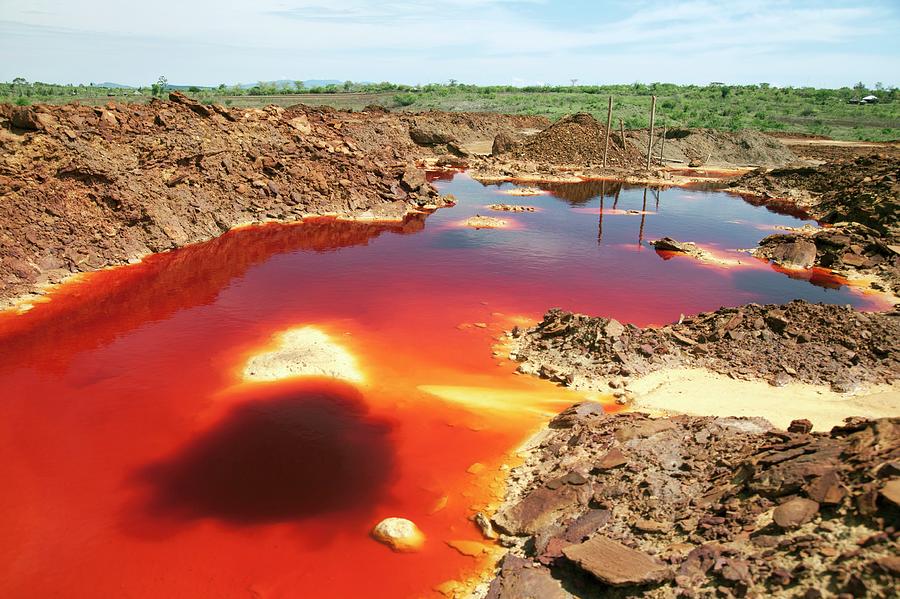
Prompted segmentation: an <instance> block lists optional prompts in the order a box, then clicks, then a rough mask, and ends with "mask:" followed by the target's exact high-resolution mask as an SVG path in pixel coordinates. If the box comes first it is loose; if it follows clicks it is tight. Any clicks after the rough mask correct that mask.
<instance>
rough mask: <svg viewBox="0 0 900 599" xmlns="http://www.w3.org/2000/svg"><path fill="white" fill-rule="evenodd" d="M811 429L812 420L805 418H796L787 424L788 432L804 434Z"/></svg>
mask: <svg viewBox="0 0 900 599" xmlns="http://www.w3.org/2000/svg"><path fill="white" fill-rule="evenodd" d="M795 374H796V372H795ZM812 429H813V424H812V422H810V421H809V420H806V419H805V418H803V419H798V420H792V421H791V424H790V425H789V426H788V432H789V433H799V434H802V435H805V434H807V433H809V432H811V431H812Z"/></svg>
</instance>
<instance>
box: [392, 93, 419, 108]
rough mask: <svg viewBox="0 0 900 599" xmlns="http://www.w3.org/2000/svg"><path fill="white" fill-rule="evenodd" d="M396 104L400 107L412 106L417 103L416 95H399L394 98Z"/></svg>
mask: <svg viewBox="0 0 900 599" xmlns="http://www.w3.org/2000/svg"><path fill="white" fill-rule="evenodd" d="M394 102H395V103H397V105H399V106H412V105H413V104H415V103H416V96H415V94H397V95H396V96H394Z"/></svg>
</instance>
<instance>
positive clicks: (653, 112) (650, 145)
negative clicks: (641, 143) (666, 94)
mask: <svg viewBox="0 0 900 599" xmlns="http://www.w3.org/2000/svg"><path fill="white" fill-rule="evenodd" d="M650 98H651V100H650V135H648V136H647V170H648V171H649V170H650V157H651V156H652V153H653V117H655V116H656V96H650Z"/></svg>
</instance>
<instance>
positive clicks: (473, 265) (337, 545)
mask: <svg viewBox="0 0 900 599" xmlns="http://www.w3.org/2000/svg"><path fill="white" fill-rule="evenodd" d="M432 179H433V180H435V183H436V185H437V186H438V187H439V188H440V190H441V192H442V193H445V194H446V193H452V194H454V195H455V196H456V198H457V200H458V204H457V205H456V206H455V207H453V208H449V209H443V210H440V211H438V212H436V213H434V214H433V215H430V216H428V217H427V218H426V217H425V216H424V215H419V216H414V217H411V218H408V219H407V220H406V221H404V222H403V223H386V224H372V223H368V224H365V223H354V222H338V221H335V220H331V219H309V220H308V221H306V222H304V223H302V224H295V225H266V226H261V227H252V228H248V229H243V230H239V231H233V232H230V233H227V234H225V235H223V236H222V237H220V238H218V239H215V240H213V241H210V242H208V243H204V244H199V245H196V246H191V247H187V248H183V249H181V250H177V251H173V252H169V253H166V254H160V255H156V256H152V257H150V258H148V259H147V260H145V261H144V262H142V263H141V264H137V265H133V266H129V267H124V268H119V269H113V270H109V271H104V272H98V273H94V274H92V275H89V276H86V277H83V278H82V279H80V280H78V281H76V282H72V283H70V284H66V285H63V286H62V287H60V288H59V289H58V290H57V291H55V292H54V293H53V294H52V298H51V301H49V302H47V303H42V304H38V305H36V306H35V307H34V308H33V309H32V310H31V311H29V312H27V313H24V314H11V313H8V314H4V315H2V316H0V346H2V347H3V350H4V359H3V360H2V363H0V396H2V397H3V398H4V400H3V401H2V402H0V411H2V413H0V427H2V428H3V431H2V434H0V443H2V447H0V451H2V454H3V456H4V459H3V460H2V462H0V472H2V477H3V480H4V481H5V484H6V489H7V490H6V492H5V493H3V496H2V499H0V561H2V563H3V564H5V568H4V573H3V576H2V577H0V592H2V594H3V595H4V596H33V597H45V596H53V595H58V594H65V595H67V596H77V595H78V594H79V593H82V594H83V596H91V597H97V596H129V597H161V596H191V597H199V596H230V595H234V594H235V592H236V591H235V590H236V589H238V590H240V592H249V593H253V594H257V595H259V596H317V597H326V596H333V597H349V596H366V597H418V596H423V595H427V594H428V593H431V592H435V591H433V589H435V588H438V587H440V585H442V584H444V583H446V582H447V581H452V580H459V579H465V578H466V577H468V576H471V575H473V574H475V573H477V572H478V571H479V570H480V569H482V568H484V567H485V566H486V565H488V564H489V563H490V561H491V559H493V558H492V553H493V550H492V547H491V546H490V545H489V544H488V543H487V542H485V541H484V540H483V539H482V537H481V535H480V533H479V531H478V529H477V528H476V527H475V526H474V525H473V524H472V522H471V521H470V518H471V516H472V515H473V514H474V513H475V512H477V511H479V510H483V509H485V508H486V507H487V506H488V505H489V504H490V503H491V502H493V501H495V500H496V499H497V498H498V496H499V495H500V494H502V484H503V481H502V476H501V474H502V473H503V472H504V471H505V469H507V468H508V464H510V463H511V457H510V456H511V452H512V451H513V450H514V449H515V448H516V447H517V446H518V445H519V444H520V443H521V442H522V441H523V440H524V439H525V438H527V437H528V436H529V434H530V433H532V432H533V431H534V430H536V429H537V428H538V427H539V426H540V425H541V424H542V423H543V422H544V421H545V420H546V418H547V417H549V416H550V415H552V414H554V413H556V412H558V411H560V410H562V409H563V408H565V407H566V406H568V405H570V404H571V403H574V402H575V401H578V400H579V399H581V398H582V397H583V396H582V395H581V394H579V393H576V392H574V391H571V390H567V389H564V388H561V387H558V386H554V385H552V384H550V383H548V382H546V381H542V380H538V379H535V378H532V377H527V376H519V375H516V374H515V368H516V364H515V363H513V362H510V361H509V360H508V359H506V358H505V356H504V355H503V353H502V352H499V351H498V352H494V351H493V348H494V346H495V344H496V343H497V341H498V339H499V338H500V337H502V335H503V332H504V331H505V330H509V329H511V328H512V327H513V326H516V325H519V326H522V325H526V324H528V323H530V322H533V321H535V320H538V319H539V318H540V317H541V315H542V314H543V313H544V312H545V311H546V310H547V309H548V308H550V307H553V306H561V307H564V308H565V309H568V310H573V311H576V312H583V313H587V314H597V315H604V316H608V317H614V318H616V319H618V320H620V321H622V322H630V323H634V324H637V325H646V324H650V323H658V324H662V323H666V322H670V321H673V320H677V319H678V318H679V316H680V315H681V314H691V313H696V312H699V311H704V310H714V309H716V308H719V307H720V306H723V305H737V304H742V303H746V302H759V303H770V302H784V301H788V300H791V299H795V298H802V299H806V300H809V301H824V302H831V303H839V304H852V305H855V306H859V307H862V308H873V309H874V308H876V307H878V306H877V300H876V299H874V298H873V297H871V296H866V295H864V294H862V293H860V292H858V291H855V290H854V289H852V288H850V287H847V286H846V285H845V284H844V283H843V282H842V281H841V280H839V279H837V278H835V277H833V276H831V275H829V274H827V273H825V272H822V271H817V270H813V271H806V272H803V273H785V272H779V271H778V270H776V269H774V268H773V267H772V266H771V265H769V264H767V263H765V262H762V261H759V260H756V259H754V258H752V257H750V256H749V255H748V254H747V253H746V252H742V251H738V250H740V249H742V248H751V247H754V246H755V245H756V243H757V242H758V241H759V239H761V238H762V237H764V236H765V235H766V234H768V233H770V232H774V231H776V230H777V229H778V228H779V227H785V226H799V225H802V224H813V223H806V221H803V220H801V219H799V218H796V217H794V216H789V215H784V214H778V213H775V212H771V211H769V210H767V209H765V208H762V207H756V206H753V205H751V204H750V203H748V202H745V201H743V200H742V199H740V198H738V197H735V196H731V195H727V194H724V193H721V192H715V191H698V190H689V189H680V188H671V189H664V190H658V189H645V188H640V187H627V186H623V185H621V184H618V183H613V182H589V183H583V184H552V185H550V184H542V185H538V186H537V187H538V188H539V191H538V192H528V193H526V194H525V195H514V194H510V193H508V192H509V191H510V190H513V189H515V186H514V185H512V184H502V185H494V186H485V185H482V184H480V183H478V182H476V181H474V180H473V179H471V178H469V177H468V176H467V175H466V174H464V173H443V174H439V175H433V176H432ZM498 203H502V204H516V205H528V206H533V207H534V208H535V210H534V211H521V212H512V211H510V212H496V211H491V210H490V209H489V208H488V207H487V206H488V205H490V204H498ZM601 207H602V208H601ZM475 215H481V216H491V217H496V218H498V219H501V220H503V221H505V226H504V227H502V228H496V229H490V230H486V229H482V230H476V229H473V228H470V227H467V226H466V225H465V221H466V220H467V219H468V218H470V217H473V216H475ZM664 236H669V237H672V238H675V239H679V240H684V241H693V242H695V243H696V244H698V247H702V248H703V249H704V250H705V251H707V252H708V256H711V257H712V258H713V259H711V260H708V261H698V260H695V259H693V258H691V257H687V256H680V255H672V254H667V253H665V252H656V251H655V250H654V248H653V247H651V246H650V245H649V244H648V242H649V241H650V240H654V239H658V238H661V237H664ZM595 399H600V400H601V401H604V402H607V403H610V405H611V407H614V405H613V404H612V403H611V401H610V398H607V397H597V398H595ZM392 516H401V517H404V518H408V519H410V520H412V521H413V522H415V523H416V525H417V526H418V527H419V528H420V529H421V531H422V534H423V535H424V539H425V541H424V544H422V546H421V548H420V549H419V550H418V551H414V552H404V553H398V552H393V551H391V550H390V549H389V548H388V547H386V546H384V545H383V544H380V543H377V542H375V541H374V540H373V539H372V538H371V537H370V531H371V530H372V527H373V526H374V525H375V524H376V523H377V522H379V521H380V520H382V519H383V518H386V517H392ZM441 588H446V587H441ZM87 589H90V591H88V590H87Z"/></svg>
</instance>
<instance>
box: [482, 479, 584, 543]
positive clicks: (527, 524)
mask: <svg viewBox="0 0 900 599" xmlns="http://www.w3.org/2000/svg"><path fill="white" fill-rule="evenodd" d="M592 494H593V491H592V490H591V485H577V486H572V485H560V486H559V487H557V488H555V489H550V488H547V487H539V488H537V489H535V490H533V491H531V492H530V493H528V494H527V495H526V496H525V497H524V498H522V500H521V501H519V502H518V503H516V504H515V505H513V506H511V507H509V508H507V509H505V510H502V511H500V512H499V513H498V514H496V515H495V516H494V524H495V525H496V527H497V528H499V529H500V530H502V531H503V532H506V533H507V534H511V535H520V536H521V535H528V534H535V533H537V532H538V531H540V530H541V529H542V528H544V527H545V526H547V525H549V524H551V523H553V522H555V521H557V520H559V519H560V518H562V517H564V516H566V515H567V514H570V513H572V512H573V511H574V510H575V508H577V507H578V506H581V505H586V504H587V502H588V501H589V500H590V498H591V495H592Z"/></svg>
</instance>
